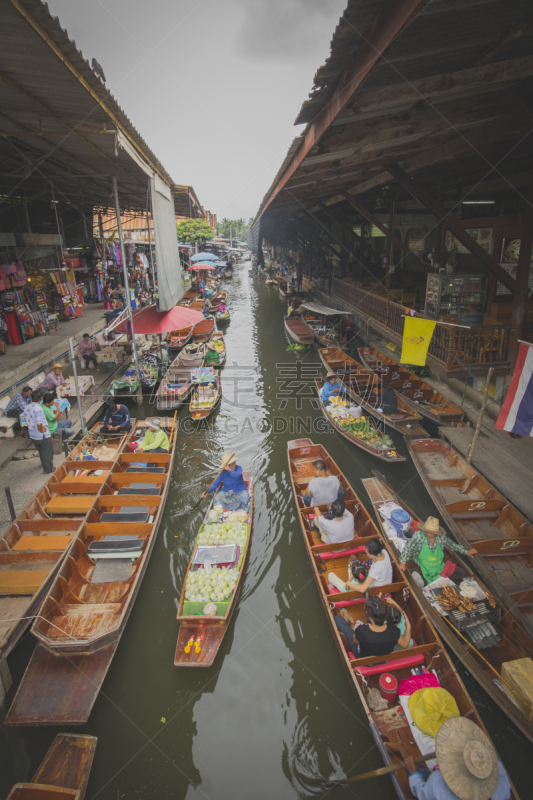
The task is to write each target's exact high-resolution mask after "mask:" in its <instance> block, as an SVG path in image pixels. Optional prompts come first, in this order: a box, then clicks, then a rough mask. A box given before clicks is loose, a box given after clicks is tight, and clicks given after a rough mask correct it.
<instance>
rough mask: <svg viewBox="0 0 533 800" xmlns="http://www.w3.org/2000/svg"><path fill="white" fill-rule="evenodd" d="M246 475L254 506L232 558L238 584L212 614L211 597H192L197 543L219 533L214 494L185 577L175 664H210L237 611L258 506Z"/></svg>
mask: <svg viewBox="0 0 533 800" xmlns="http://www.w3.org/2000/svg"><path fill="white" fill-rule="evenodd" d="M243 478H244V482H245V483H246V486H247V488H248V491H249V492H250V510H249V511H248V515H247V519H246V520H244V521H243V523H242V525H239V528H240V529H241V535H240V537H236V538H238V540H239V542H240V544H238V553H237V557H236V563H235V562H232V563H234V569H236V570H238V576H235V577H236V582H235V585H234V587H233V588H232V589H231V592H230V593H229V594H228V593H227V592H228V591H229V588H228V590H226V594H227V596H226V597H225V599H223V600H216V602H215V605H216V610H215V613H214V614H212V615H210V616H206V615H205V614H204V609H205V606H206V602H207V603H208V602H209V601H205V600H193V599H192V598H193V597H195V596H197V595H196V594H195V590H194V589H193V587H191V582H190V581H189V578H190V576H191V574H194V571H195V569H196V568H197V567H195V565H194V564H193V560H194V554H195V552H196V547H197V545H202V543H203V541H208V542H210V543H212V544H213V545H215V546H216V544H217V542H216V541H215V539H216V536H215V534H214V533H213V534H211V533H210V530H209V529H210V528H211V529H212V530H213V525H212V524H210V521H209V512H210V511H212V508H213V505H214V495H213V498H212V500H211V503H210V505H209V509H208V510H207V512H206V515H205V517H204V521H203V523H202V526H201V528H200V531H199V534H198V537H197V539H196V541H195V543H194V547H193V552H192V555H191V558H190V561H189V566H188V567H187V573H186V575H185V580H184V581H183V589H182V590H181V595H180V601H179V606H178V614H177V619H178V620H179V622H180V630H179V634H178V642H177V645H176V654H175V656H174V665H175V666H176V667H210V666H211V665H212V664H213V661H214V660H215V657H216V655H217V653H218V651H219V648H220V645H221V644H222V640H223V638H224V635H225V633H226V631H227V630H228V627H229V624H230V622H231V618H232V616H233V612H234V611H235V608H236V606H237V603H238V600H239V595H240V592H241V589H242V584H243V580H244V570H245V568H246V562H247V559H248V553H249V549H250V539H251V536H252V519H253V509H254V503H253V498H254V493H253V480H252V476H251V474H250V473H249V472H244V473H243ZM244 537H245V538H244ZM243 538H244V542H243ZM236 544H237V542H236ZM200 569H203V567H201V566H200ZM212 571H215V572H218V568H217V567H213V568H212ZM188 581H189V584H188ZM232 583H233V581H232ZM187 594H189V596H190V598H191V599H189V598H188V597H187ZM208 610H210V609H208ZM191 643H192V644H191Z"/></svg>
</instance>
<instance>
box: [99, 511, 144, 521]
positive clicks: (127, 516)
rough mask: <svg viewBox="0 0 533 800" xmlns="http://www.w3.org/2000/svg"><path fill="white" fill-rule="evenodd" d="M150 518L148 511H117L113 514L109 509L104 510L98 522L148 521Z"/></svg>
mask: <svg viewBox="0 0 533 800" xmlns="http://www.w3.org/2000/svg"><path fill="white" fill-rule="evenodd" d="M149 519H150V512H149V511H146V512H139V511H137V512H136V513H135V512H130V511H127V512H126V511H125V512H122V511H119V512H118V513H116V514H114V513H113V512H111V511H106V512H105V513H104V514H102V516H101V517H100V522H148V521H149Z"/></svg>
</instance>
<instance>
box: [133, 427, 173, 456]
mask: <svg viewBox="0 0 533 800" xmlns="http://www.w3.org/2000/svg"><path fill="white" fill-rule="evenodd" d="M146 424H147V425H148V430H147V431H146V433H145V434H144V438H143V439H142V441H141V444H140V447H138V448H137V450H136V451H135V452H136V453H168V451H169V450H170V442H169V440H168V436H167V435H166V433H165V431H163V430H161V420H159V419H147V420H146Z"/></svg>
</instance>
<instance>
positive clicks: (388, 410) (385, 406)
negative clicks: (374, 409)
mask: <svg viewBox="0 0 533 800" xmlns="http://www.w3.org/2000/svg"><path fill="white" fill-rule="evenodd" d="M379 408H381V410H382V411H383V413H384V414H397V413H398V401H397V399H396V392H395V391H394V389H390V388H389V387H388V386H384V387H383V388H382V390H381V402H380V403H379Z"/></svg>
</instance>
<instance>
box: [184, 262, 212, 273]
mask: <svg viewBox="0 0 533 800" xmlns="http://www.w3.org/2000/svg"><path fill="white" fill-rule="evenodd" d="M192 269H215V268H214V267H213V266H212V265H211V264H195V265H194V266H192V267H187V270H188V272H190V271H191V270H192Z"/></svg>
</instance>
